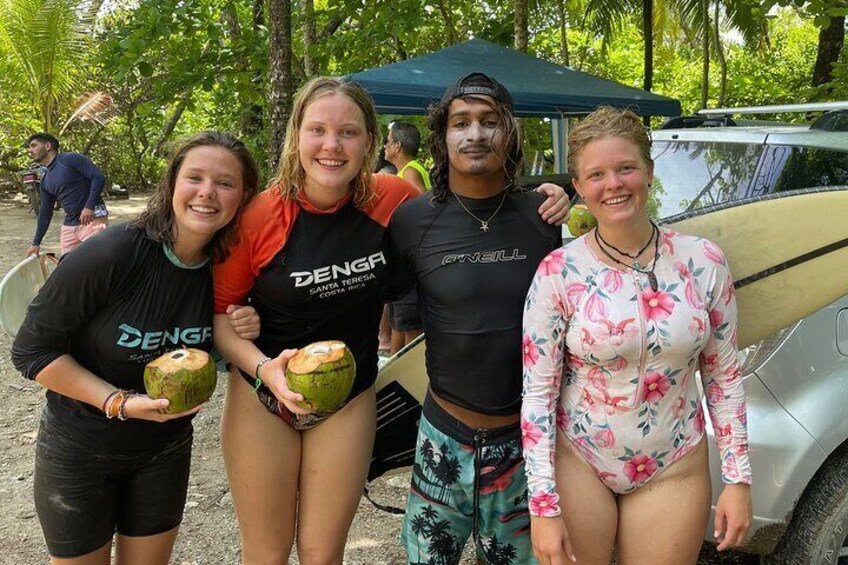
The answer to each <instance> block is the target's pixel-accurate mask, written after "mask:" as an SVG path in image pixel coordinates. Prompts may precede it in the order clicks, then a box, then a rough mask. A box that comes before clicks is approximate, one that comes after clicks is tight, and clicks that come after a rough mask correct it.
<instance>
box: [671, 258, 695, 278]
mask: <svg viewBox="0 0 848 565" xmlns="http://www.w3.org/2000/svg"><path fill="white" fill-rule="evenodd" d="M674 268H675V269H677V272H679V273H680V276H681V277H682V278H683V279H685V280H688V279H689V277H691V276H692V273H690V272H689V267H688V266H687V265H686V263H684V262H683V261H675V262H674Z"/></svg>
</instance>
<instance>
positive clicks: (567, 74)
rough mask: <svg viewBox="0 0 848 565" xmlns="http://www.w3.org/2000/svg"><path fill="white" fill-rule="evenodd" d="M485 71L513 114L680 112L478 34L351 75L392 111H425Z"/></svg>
mask: <svg viewBox="0 0 848 565" xmlns="http://www.w3.org/2000/svg"><path fill="white" fill-rule="evenodd" d="M472 71H481V72H484V73H486V74H488V75H490V76H492V77H494V78H495V79H497V80H498V81H499V82H501V83H502V84H503V85H504V86H506V87H507V88H508V89H509V91H510V93H511V94H512V97H513V100H514V102H515V107H514V113H515V115H517V116H526V117H529V116H536V117H548V118H558V117H560V116H562V115H581V114H588V113H589V112H591V111H593V110H594V109H595V108H597V107H598V106H604V105H608V106H617V107H626V108H630V109H631V110H633V111H634V112H636V113H637V114H639V115H640V116H653V115H661V116H679V115H680V114H681V108H680V102H678V101H677V100H674V99H672V98H667V97H665V96H659V95H657V94H653V93H650V92H646V91H644V90H640V89H638V88H631V87H629V86H624V85H623V84H619V83H617V82H614V81H611V80H606V79H602V78H598V77H596V76H593V75H590V74H588V73H583V72H580V71H575V70H574V69H571V68H569V67H563V66H560V65H555V64H553V63H549V62H548V61H543V60H542V59H537V58H535V57H533V56H531V55H527V54H526V53H520V52H518V51H514V50H512V49H508V48H506V47H502V46H500V45H495V44H494V43H489V42H488V41H484V40H482V39H471V40H469V41H466V42H464V43H458V44H456V45H452V46H450V47H446V48H445V49H442V50H440V51H436V52H435V53H430V54H428V55H422V56H420V57H415V58H413V59H407V60H406V61H401V62H398V63H393V64H391V65H386V66H383V67H377V68H374V69H370V70H367V71H362V72H359V73H355V74H352V75H349V78H351V79H353V80H355V81H356V82H358V83H359V84H361V85H362V86H363V87H364V88H365V89H366V90H368V92H369V93H370V94H371V96H372V97H373V98H374V103H375V104H376V106H377V109H378V110H379V111H380V112H383V113H391V114H424V113H425V112H426V108H427V106H428V105H429V104H431V103H432V102H434V101H436V100H438V99H439V98H440V97H441V95H442V92H444V90H445V89H446V88H447V87H448V86H450V85H451V84H453V83H454V82H455V81H456V80H457V79H458V78H459V77H461V76H462V75H464V74H466V73H468V72H472Z"/></svg>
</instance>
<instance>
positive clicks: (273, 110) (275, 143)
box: [268, 0, 294, 175]
mask: <svg viewBox="0 0 848 565" xmlns="http://www.w3.org/2000/svg"><path fill="white" fill-rule="evenodd" d="M268 27H269V30H268V31H269V39H268V112H269V114H270V123H269V126H270V127H269V132H268V171H269V173H270V174H272V175H273V174H275V173H276V170H277V166H278V165H279V162H280V152H281V151H282V150H283V143H284V142H285V138H286V125H287V123H288V119H289V114H290V113H291V103H292V90H293V88H294V83H293V80H292V72H291V67H292V46H291V0H268Z"/></svg>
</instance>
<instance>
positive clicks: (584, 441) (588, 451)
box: [571, 436, 598, 463]
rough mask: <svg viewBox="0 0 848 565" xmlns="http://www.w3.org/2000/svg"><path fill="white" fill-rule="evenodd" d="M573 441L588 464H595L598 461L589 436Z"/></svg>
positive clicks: (579, 437)
mask: <svg viewBox="0 0 848 565" xmlns="http://www.w3.org/2000/svg"><path fill="white" fill-rule="evenodd" d="M571 441H572V443H574V446H575V447H576V448H577V450H578V451H579V452H580V454H581V455H583V459H585V460H586V461H587V462H589V463H595V462H596V461H597V460H598V458H597V456H596V455H595V447H594V446H593V445H592V442H591V440H590V439H589V437H588V436H578V437H576V438H574V439H572V440H571Z"/></svg>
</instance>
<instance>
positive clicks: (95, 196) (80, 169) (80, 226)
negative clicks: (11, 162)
mask: <svg viewBox="0 0 848 565" xmlns="http://www.w3.org/2000/svg"><path fill="white" fill-rule="evenodd" d="M27 149H28V151H29V155H30V157H32V159H33V161H37V162H38V163H40V164H41V165H43V166H45V167H47V170H46V172H45V173H44V176H43V177H42V178H41V208H40V209H39V211H38V223H37V227H36V230H35V237H34V238H33V240H32V245H30V246H29V247H28V248H27V250H26V255H27V257H28V256H30V255H34V254H36V255H37V254H38V252H39V250H40V248H41V240H42V239H43V238H44V234H45V233H47V228H48V227H50V221H51V220H52V219H53V208H54V205H55V204H56V201H57V200H58V201H59V204H61V205H62V208H63V209H64V210H65V221H64V223H63V224H62V233H61V236H60V248H61V251H62V253H63V254H64V253H67V252H69V251H71V250H72V249H74V248H75V247H77V246H78V245H79V244H80V243H82V242H83V241H84V240H86V239H88V238H89V237H91V236H93V235H94V234H96V233H98V232H100V231H101V230H104V229H106V226H107V225H108V224H109V218H108V212H107V210H106V205H105V204H104V203H103V198H102V197H101V193H102V192H103V185H104V184H105V183H106V177H104V176H103V172H102V171H101V170H100V169H99V168H97V166H96V165H95V164H94V163H92V162H91V159H89V158H88V157H86V156H85V155H81V154H79V153H70V152H68V153H60V152H59V140H58V139H56V138H55V137H54V136H52V135H50V134H49V133H35V134H33V135H31V136H30V137H29V139H27Z"/></svg>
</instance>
